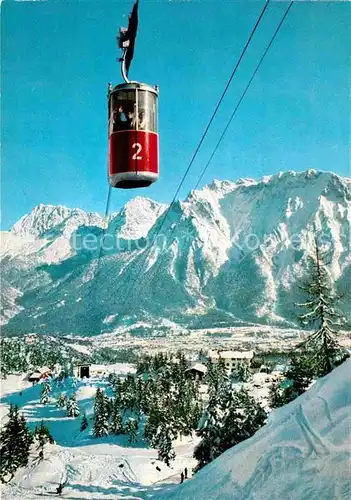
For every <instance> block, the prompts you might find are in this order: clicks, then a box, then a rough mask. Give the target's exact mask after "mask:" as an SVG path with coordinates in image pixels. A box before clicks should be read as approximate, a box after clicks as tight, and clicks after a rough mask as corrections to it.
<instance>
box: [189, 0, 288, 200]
mask: <svg viewBox="0 0 351 500" xmlns="http://www.w3.org/2000/svg"><path fill="white" fill-rule="evenodd" d="M293 3H294V0H292V1H291V2H290V4H289V6H288V8H287V9H286V11H285V13H284V15H283V17H282V19H281V21H280V23H279V24H278V26H277V28H276V30H275V32H274V33H273V36H272V38H271V40H270V42H269V44H268V45H267V47H266V50H265V51H264V52H263V54H262V57H261V59H260V60H259V62H258V64H257V65H256V68H255V71H254V72H253V73H252V75H251V78H250V80H249V81H248V83H247V85H246V87H245V89H244V91H243V93H242V94H241V96H240V99H239V100H238V102H237V104H236V106H235V108H234V111H233V113H232V114H231V116H230V118H229V120H228V122H227V125H226V126H225V128H224V130H223V132H222V135H221V136H220V138H219V140H218V142H217V144H216V146H215V148H214V150H213V151H212V154H211V156H210V158H209V159H208V161H207V163H206V165H205V167H204V168H203V170H202V172H201V174H200V176H199V178H198V180H197V182H196V185H195V187H194V190H195V189H197V188H198V186H199V184H200V182H201V181H202V178H203V176H204V175H205V172H206V170H207V168H208V167H209V165H210V163H211V161H212V159H213V157H214V155H215V154H216V152H217V149H218V147H219V145H220V143H221V142H222V139H223V137H224V136H225V134H226V132H227V130H228V128H229V126H230V124H231V122H232V120H233V118H234V116H235V115H236V112H237V111H238V109H239V107H240V104H241V103H242V101H243V99H244V97H245V95H246V93H247V91H248V90H249V88H250V85H251V83H252V81H253V79H254V78H255V76H256V73H257V71H258V70H259V68H260V66H261V64H262V62H263V60H264V58H265V57H266V55H267V52H268V51H269V49H270V48H271V45H272V44H273V42H274V39H275V37H276V36H277V34H278V31H279V30H280V28H281V25H282V24H283V22H284V20H285V18H286V16H287V15H288V13H289V10H290V9H291V7H292V5H293Z"/></svg>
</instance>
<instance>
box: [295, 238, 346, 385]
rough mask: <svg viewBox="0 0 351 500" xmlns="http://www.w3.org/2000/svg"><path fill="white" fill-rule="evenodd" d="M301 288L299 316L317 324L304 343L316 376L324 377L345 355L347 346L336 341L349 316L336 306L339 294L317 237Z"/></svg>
mask: <svg viewBox="0 0 351 500" xmlns="http://www.w3.org/2000/svg"><path fill="white" fill-rule="evenodd" d="M301 289H302V291H303V292H304V293H305V294H306V299H307V300H306V301H305V302H304V303H301V304H298V306H300V307H301V308H303V309H305V311H306V312H304V313H303V314H301V315H300V316H299V320H300V322H301V323H302V324H303V325H304V326H308V327H310V328H314V332H313V333H312V334H310V335H309V337H308V339H307V340H306V342H305V343H304V346H303V347H304V349H305V350H306V351H307V352H308V354H309V358H310V361H311V365H312V366H311V368H312V371H313V374H314V376H316V377H322V376H324V375H326V374H327V373H329V372H330V371H331V370H333V368H334V367H335V366H337V365H338V364H340V363H341V362H342V361H344V359H345V358H346V354H345V350H344V349H342V348H341V347H340V345H339V344H338V342H337V335H338V333H339V332H340V329H341V327H342V326H343V325H344V324H345V323H346V320H345V318H344V316H343V315H342V314H341V313H340V311H339V310H338V309H337V303H338V301H339V300H340V297H338V295H337V294H336V293H335V291H334V287H333V283H332V281H331V278H330V273H329V272H328V264H327V256H326V252H322V251H321V249H320V248H319V245H318V239H317V237H315V240H314V254H313V255H312V256H310V257H309V277H308V279H307V280H306V281H305V283H304V284H303V285H302V286H301Z"/></svg>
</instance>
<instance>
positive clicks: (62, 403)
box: [56, 392, 67, 408]
mask: <svg viewBox="0 0 351 500" xmlns="http://www.w3.org/2000/svg"><path fill="white" fill-rule="evenodd" d="M56 405H57V407H58V408H65V407H66V405H67V396H66V395H65V394H63V393H62V392H61V394H59V397H58V398H57V403H56Z"/></svg>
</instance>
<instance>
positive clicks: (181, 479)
mask: <svg viewBox="0 0 351 500" xmlns="http://www.w3.org/2000/svg"><path fill="white" fill-rule="evenodd" d="M183 482H184V473H183V471H182V472H181V474H180V484H182V483H183Z"/></svg>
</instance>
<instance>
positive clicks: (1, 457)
mask: <svg viewBox="0 0 351 500" xmlns="http://www.w3.org/2000/svg"><path fill="white" fill-rule="evenodd" d="M0 442H1V450H0V479H1V481H2V482H9V481H10V480H11V479H12V477H13V475H14V473H15V472H16V470H17V469H18V468H19V467H24V466H26V465H27V463H28V458H29V450H30V446H31V444H32V442H33V437H32V435H31V433H30V432H29V430H28V427H27V424H26V420H25V418H24V416H23V415H19V412H18V407H17V406H15V405H11V406H10V410H9V414H8V421H7V422H6V424H5V425H4V426H3V428H2V430H1V434H0Z"/></svg>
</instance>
